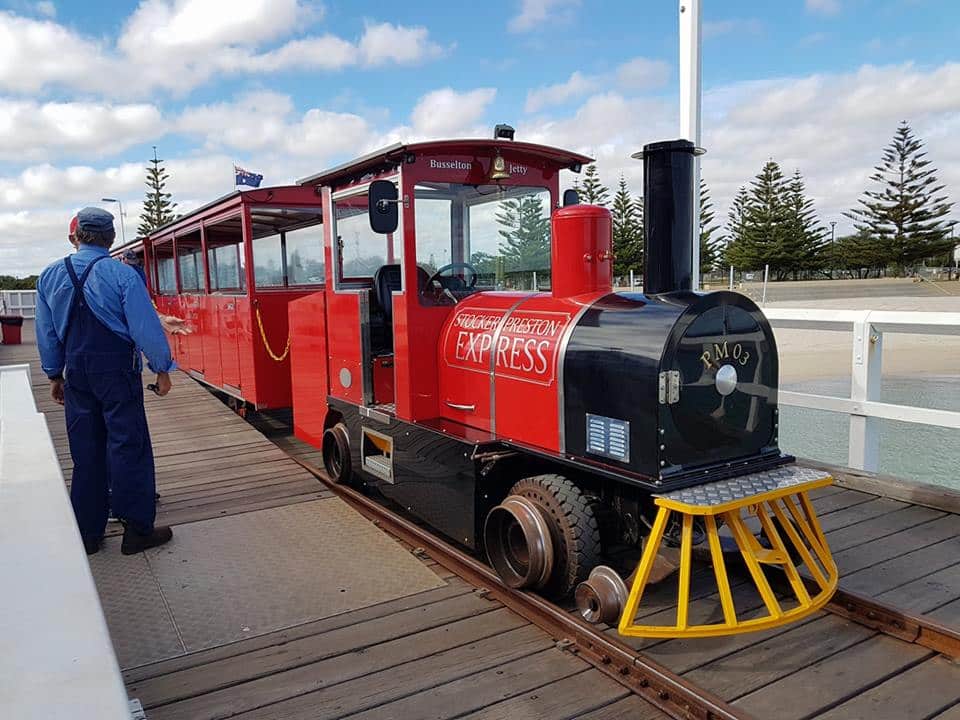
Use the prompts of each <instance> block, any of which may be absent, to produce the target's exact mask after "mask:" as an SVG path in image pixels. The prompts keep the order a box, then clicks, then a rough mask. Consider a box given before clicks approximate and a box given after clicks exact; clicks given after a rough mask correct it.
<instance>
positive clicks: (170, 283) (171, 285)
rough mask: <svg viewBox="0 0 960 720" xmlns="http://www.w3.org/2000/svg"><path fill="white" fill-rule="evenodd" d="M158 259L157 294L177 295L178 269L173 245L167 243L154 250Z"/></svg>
mask: <svg viewBox="0 0 960 720" xmlns="http://www.w3.org/2000/svg"><path fill="white" fill-rule="evenodd" d="M154 257H156V259H157V292H159V293H160V294H161V295H176V294H177V268H176V265H175V262H174V259H173V245H171V244H169V243H167V244H164V245H158V246H156V247H155V248H154Z"/></svg>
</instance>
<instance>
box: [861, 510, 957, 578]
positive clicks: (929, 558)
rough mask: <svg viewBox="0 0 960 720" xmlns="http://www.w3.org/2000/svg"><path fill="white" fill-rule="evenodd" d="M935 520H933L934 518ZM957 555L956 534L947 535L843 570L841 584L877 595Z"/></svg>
mask: <svg viewBox="0 0 960 720" xmlns="http://www.w3.org/2000/svg"><path fill="white" fill-rule="evenodd" d="M934 522H936V521H934ZM958 557H960V537H956V536H954V537H951V538H948V539H946V540H943V541H942V542H939V543H936V544H934V545H928V546H926V547H923V548H920V549H919V550H914V551H913V552H909V553H906V554H905V555H901V556H899V557H895V558H893V559H891V560H887V561H885V562H882V563H879V564H877V565H873V566H871V567H868V568H864V569H863V570H859V571H857V572H855V573H849V574H845V575H844V577H843V581H842V584H843V587H844V588H845V589H846V590H851V591H853V592H858V593H862V594H864V595H870V596H874V595H879V594H880V593H882V592H884V591H886V590H891V589H893V588H895V587H899V586H900V585H905V584H906V583H908V582H910V581H911V580H916V579H917V578H919V577H923V576H924V575H928V574H930V573H931V572H935V571H937V570H941V569H943V568H946V567H949V566H950V565H953V564H954V563H956V561H957V558H958Z"/></svg>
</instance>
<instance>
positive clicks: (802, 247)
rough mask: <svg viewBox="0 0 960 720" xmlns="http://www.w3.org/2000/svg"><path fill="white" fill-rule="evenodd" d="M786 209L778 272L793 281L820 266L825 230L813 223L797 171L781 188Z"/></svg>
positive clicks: (810, 204)
mask: <svg viewBox="0 0 960 720" xmlns="http://www.w3.org/2000/svg"><path fill="white" fill-rule="evenodd" d="M784 201H785V203H786V207H787V232H786V233H785V234H784V239H783V243H784V246H783V248H782V257H783V261H782V262H783V264H782V267H781V268H779V269H781V270H782V271H784V272H787V271H789V272H791V273H792V274H793V279H794V280H796V279H797V275H798V274H799V273H800V272H801V271H803V270H813V269H815V268H817V267H820V266H822V263H823V260H824V258H823V256H822V250H823V246H824V242H825V240H826V236H827V230H826V228H824V227H823V226H821V225H820V224H819V222H818V220H817V217H816V212H815V211H814V209H813V200H811V199H810V198H808V197H807V195H806V184H805V183H804V181H803V176H802V175H801V174H800V171H799V170H795V171H794V173H793V177H792V178H790V181H789V182H788V183H787V184H786V185H785V187H784Z"/></svg>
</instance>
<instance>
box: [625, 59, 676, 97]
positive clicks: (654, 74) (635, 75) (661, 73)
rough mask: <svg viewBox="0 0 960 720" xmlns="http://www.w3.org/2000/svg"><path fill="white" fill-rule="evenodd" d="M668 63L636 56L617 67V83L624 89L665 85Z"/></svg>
mask: <svg viewBox="0 0 960 720" xmlns="http://www.w3.org/2000/svg"><path fill="white" fill-rule="evenodd" d="M669 78H670V65H669V64H668V63H666V62H664V61H663V60H650V59H649V58H643V57H638V58H634V59H633V60H629V61H627V62H625V63H624V64H623V65H621V66H620V67H619V68H617V84H618V85H619V86H620V87H622V88H624V89H626V90H649V89H650V88H656V87H660V86H662V85H665V84H666V82H667V80H668V79H669Z"/></svg>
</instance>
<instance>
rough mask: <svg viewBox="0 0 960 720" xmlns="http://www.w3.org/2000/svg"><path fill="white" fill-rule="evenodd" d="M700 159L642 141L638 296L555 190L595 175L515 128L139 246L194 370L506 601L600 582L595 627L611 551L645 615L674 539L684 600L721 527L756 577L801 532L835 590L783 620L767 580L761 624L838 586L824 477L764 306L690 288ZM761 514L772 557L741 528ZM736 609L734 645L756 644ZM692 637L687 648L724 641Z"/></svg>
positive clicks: (257, 199) (322, 183) (352, 167)
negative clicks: (781, 430) (811, 457)
mask: <svg viewBox="0 0 960 720" xmlns="http://www.w3.org/2000/svg"><path fill="white" fill-rule="evenodd" d="M693 155H694V148H693V146H692V145H691V144H689V143H687V142H685V141H673V142H667V143H657V144H654V145H650V146H647V148H645V151H644V154H643V159H644V169H645V189H644V195H645V203H646V206H645V220H646V272H645V276H644V286H645V287H644V294H639V293H614V292H613V290H612V266H613V259H614V258H613V254H612V248H611V218H610V214H609V212H608V211H607V210H605V209H603V208H599V207H594V206H588V205H578V204H577V199H576V194H575V193H574V192H572V191H567V192H566V193H564V194H563V196H561V193H560V186H559V177H560V171H561V170H565V169H566V170H573V171H575V172H579V170H580V168H581V166H582V165H583V164H584V163H587V162H590V158H588V157H585V156H583V155H580V154H577V153H573V152H568V151H564V150H559V149H556V148H551V147H545V146H541V145H533V144H528V143H522V142H514V141H513V140H512V130H511V129H510V128H508V127H506V126H498V128H497V131H496V132H495V138H494V139H492V140H450V141H440V142H428V143H418V144H409V145H403V144H398V145H394V146H391V147H389V148H386V149H384V150H381V151H379V152H376V153H372V154H370V155H367V156H365V157H362V158H359V159H357V160H354V161H352V162H350V163H347V164H344V165H341V166H339V167H337V168H334V169H332V170H329V171H326V172H322V173H319V174H317V175H314V176H311V177H308V178H305V179H303V180H301V181H300V182H299V184H298V185H297V186H292V187H280V188H269V189H262V190H252V191H247V192H244V193H235V194H233V195H230V196H228V197H226V198H222V199H221V200H218V201H216V202H214V203H211V204H210V205H208V206H206V207H204V208H201V209H200V210H197V211H195V212H193V213H191V214H189V215H187V216H185V217H183V218H180V219H178V220H177V221H176V222H175V223H173V224H171V225H169V226H167V227H165V228H162V229H161V230H160V231H158V232H156V233H154V234H153V235H151V236H150V237H148V238H145V239H143V240H142V241H140V242H139V244H138V245H137V247H138V248H142V250H143V252H144V254H145V259H146V264H147V267H148V277H149V280H150V283H151V287H152V289H153V292H154V295H155V297H156V302H157V306H158V308H159V309H160V310H161V311H163V312H168V313H171V314H179V315H185V316H187V317H188V319H189V321H190V323H191V325H192V326H193V327H194V329H195V331H196V332H195V333H194V334H193V335H190V336H186V337H184V338H176V339H175V342H176V343H177V345H176V354H177V358H178V361H179V362H180V364H181V366H182V367H184V368H185V369H187V370H188V371H189V372H190V373H191V374H192V375H193V376H194V377H196V378H197V379H198V380H201V381H203V382H206V383H207V384H209V385H211V386H214V387H216V388H218V389H220V390H222V391H224V392H226V393H228V394H230V395H231V396H233V397H235V398H238V399H242V400H243V401H246V402H247V403H249V404H251V405H253V406H255V407H258V408H265V407H280V406H291V405H292V407H293V414H294V426H295V431H296V434H297V436H298V437H300V438H302V439H303V440H305V441H306V442H308V443H311V444H313V445H315V446H317V447H322V449H323V457H324V464H325V466H326V470H327V472H328V473H329V474H330V476H331V477H332V478H333V479H334V480H336V481H337V482H342V483H351V484H356V485H358V486H362V487H364V488H366V489H367V491H369V492H371V493H376V494H378V495H380V496H382V498H384V500H385V501H387V502H392V503H394V504H395V505H396V506H398V507H399V508H402V509H403V510H404V511H405V512H407V513H409V514H412V515H414V516H416V517H418V518H420V519H421V520H423V521H424V522H426V523H428V524H429V525H430V526H432V527H433V528H435V529H436V530H438V531H439V532H441V533H443V534H444V535H446V536H448V537H449V538H452V539H453V540H455V541H457V542H459V543H460V544H462V545H465V546H467V547H468V548H471V549H474V550H476V551H483V552H485V553H486V555H487V557H488V558H489V560H490V562H491V564H492V565H493V567H494V568H495V569H496V570H497V571H498V573H499V574H500V575H501V576H502V577H503V578H504V579H505V580H506V581H507V582H508V583H510V584H511V585H514V586H516V587H529V588H534V589H537V590H539V591H541V592H544V593H545V594H548V595H563V594H566V593H568V592H570V591H572V590H573V589H574V588H576V587H577V586H578V584H581V583H584V581H586V584H585V585H583V586H582V587H581V589H580V591H579V592H578V599H579V600H581V601H582V604H583V608H584V613H585V614H586V615H588V616H590V615H591V614H592V615H593V616H595V617H602V618H604V619H608V620H609V619H610V618H611V617H616V616H617V615H618V614H619V611H620V609H621V608H622V607H623V605H624V604H625V603H626V602H627V597H626V585H625V584H624V582H623V580H622V578H620V576H619V575H618V574H616V573H614V572H613V571H609V569H608V568H604V567H600V568H599V574H597V572H598V570H597V569H598V566H599V565H600V562H601V558H602V554H603V552H604V550H605V549H607V548H609V547H612V546H614V545H620V546H628V547H633V548H635V549H637V550H639V548H640V547H641V546H642V547H644V548H645V549H646V554H645V555H644V563H642V564H641V568H640V573H639V577H638V579H637V581H636V582H635V583H634V590H633V595H632V596H631V602H633V601H636V602H639V598H640V593H641V592H642V590H643V586H644V585H645V584H646V582H647V581H648V580H650V579H651V572H654V573H656V569H655V567H654V566H655V565H656V557H655V556H656V553H657V549H658V547H659V546H660V545H661V542H663V543H666V544H671V543H672V544H676V545H678V546H680V548H681V555H682V558H681V561H680V576H681V582H680V591H681V604H685V599H684V597H683V588H684V577H686V578H687V583H688V585H687V591H689V561H688V558H689V555H690V552H689V551H690V548H691V546H692V545H693V544H694V542H695V540H699V539H703V538H707V537H708V536H709V541H710V547H711V550H712V549H713V548H714V541H717V544H716V547H717V548H719V540H718V536H717V532H718V531H717V528H718V526H719V525H721V524H727V525H729V526H730V527H731V528H732V531H733V534H734V539H735V540H736V542H737V544H738V546H739V549H740V552H742V553H743V557H744V559H745V560H746V562H747V565H748V566H749V567H750V568H751V572H752V571H753V570H752V569H753V568H754V566H758V563H760V564H762V563H768V564H778V565H782V566H784V567H787V566H789V568H788V570H787V571H788V574H789V575H790V578H791V581H792V580H793V577H794V574H795V572H796V571H795V568H794V566H793V565H792V563H790V562H789V560H787V561H786V562H785V561H784V557H785V556H786V555H788V554H789V553H787V550H788V544H787V542H788V540H794V543H793V544H794V545H796V544H797V543H796V542H795V538H797V537H800V536H802V537H800V540H801V542H800V543H799V544H800V545H802V546H803V552H807V555H808V556H810V553H811V552H812V551H816V555H817V557H819V558H820V559H821V560H823V562H822V563H820V564H821V565H822V566H823V568H822V569H823V571H824V578H825V583H824V588H823V589H824V592H823V593H821V594H820V595H818V596H816V597H814V598H811V597H809V596H807V597H805V598H804V597H801V596H800V594H799V592H798V598H797V600H798V610H797V612H795V613H794V614H791V612H792V611H788V610H784V609H783V608H781V607H780V606H779V605H778V604H776V602H775V600H774V605H776V607H774V606H773V605H771V603H770V602H768V599H769V598H772V594H770V593H767V594H764V586H763V584H762V582H763V576H762V573H761V574H760V575H759V576H758V575H757V574H756V573H754V580H755V581H756V583H757V585H758V587H759V588H760V590H761V594H763V595H764V600H765V602H767V606H768V608H769V609H770V620H769V621H768V624H767V626H769V624H778V623H780V622H786V621H788V620H790V619H793V617H797V616H799V615H802V614H806V613H808V612H811V611H812V610H813V609H815V607H819V605H822V603H823V602H826V599H825V596H826V595H829V592H831V591H832V588H831V587H830V585H831V582H832V584H833V585H834V586H835V568H833V569H832V570H831V567H830V563H832V560H831V559H830V556H829V551H828V550H826V544H825V541H824V540H823V538H822V533H820V534H819V535H818V530H819V526H818V525H817V523H816V517H815V515H814V514H813V513H812V509H811V508H810V507H809V503H806V502H805V500H806V496H805V491H806V490H807V489H809V488H810V487H814V486H817V485H818V484H819V485H822V484H824V483H826V482H829V477H826V476H818V477H813V476H807V475H803V474H802V473H800V474H798V472H799V471H796V472H795V471H794V470H793V469H791V467H792V466H787V468H786V469H784V468H783V466H784V465H786V464H787V463H789V462H790V461H791V460H792V458H789V457H787V456H785V455H783V454H782V453H781V452H780V450H779V448H778V446H777V433H778V431H777V427H778V422H777V420H778V416H777V373H778V369H777V352H776V343H775V340H774V336H773V333H772V331H771V329H770V326H769V324H768V323H767V321H766V319H765V318H764V316H763V314H762V312H761V311H760V310H759V308H757V306H756V305H755V304H754V303H753V302H752V301H750V300H749V299H748V298H746V297H745V296H742V295H739V294H735V293H730V292H715V293H708V294H699V293H695V292H693V291H692V290H691V286H690V283H691V247H692V238H693V228H692V220H691V214H692V213H691V211H692V199H693V194H692V189H693V182H694V173H693ZM777 468H780V469H779V470H777ZM690 486H696V487H697V488H700V489H705V490H704V492H706V495H707V496H709V497H708V498H707V499H703V497H701V498H700V499H696V498H694V497H693V496H691V495H686V496H684V495H682V493H683V492H685V491H684V490H683V488H688V487H690ZM677 493H680V494H677ZM691 498H693V499H691ZM716 498H720V499H719V500H717V499H716ZM790 498H796V499H798V501H799V504H797V505H793V504H792V501H791V504H790V507H789V508H788V507H787V506H786V503H787V501H789V500H790ZM764 502H767V503H768V504H769V512H768V513H767V511H763V512H764V513H767V514H764V518H765V521H764V524H763V527H764V539H763V541H764V543H766V545H765V547H761V546H760V545H758V544H757V542H756V541H755V540H754V539H753V536H752V535H750V536H749V537H747V536H746V535H742V534H741V533H740V529H741V527H742V523H741V522H740V521H739V520H738V518H739V513H740V509H741V508H744V507H747V506H754V507H759V506H762V504H763V503H764ZM775 503H781V504H780V505H777V507H776V508H775V507H774V505H773V504H775ZM777 508H779V510H780V512H779V514H778V510H777ZM794 511H796V516H795V517H794V516H793V514H792V513H793V512H794ZM671 513H673V515H672V518H671ZM718 520H719V522H718ZM778 528H779V532H778ZM741 535H742V536H741ZM811 548H812V550H811ZM821 551H822V552H821ZM717 552H718V553H719V550H717ZM824 558H825V559H824ZM714 561H715V562H717V561H719V562H720V565H721V566H722V559H721V558H720V557H719V555H718V556H716V557H714ZM591 573H594V575H593V576H591ZM720 574H721V572H720V571H719V570H718V583H719V584H721V585H722V584H723V583H724V582H726V581H725V576H724V579H723V580H722V581H721V579H720ZM588 576H591V577H590V579H589V580H588ZM591 583H592V584H591ZM795 589H796V588H795ZM767 590H769V588H768V587H767ZM768 595H769V598H768ZM636 602H633V606H632V607H633V609H634V610H635V609H636V607H635V605H636ZM610 608H615V610H616V613H615V614H611V610H610ZM628 610H629V608H628ZM724 610H725V621H724V623H722V624H721V626H720V627H721V630H722V631H725V632H740V631H743V630H745V629H752V626H749V624H748V623H745V622H740V621H738V620H737V618H736V614H735V613H734V615H733V617H732V618H731V617H730V616H728V615H727V613H726V610H727V607H726V606H725V607H724ZM601 611H602V612H601ZM626 614H627V613H624V618H623V619H622V620H623V622H622V623H621V630H622V631H625V632H630V631H631V623H632V615H631V617H630V618H627V617H626ZM683 619H684V622H683V623H681V622H680V620H681V618H680V617H678V623H677V627H676V628H673V631H674V634H698V633H699V634H717V632H719V631H711V630H707V631H703V630H697V629H696V628H694V632H692V633H691V632H690V627H688V624H687V623H686V621H685V616H684V618H683ZM698 627H699V626H698ZM705 627H712V626H705ZM633 629H635V628H633Z"/></svg>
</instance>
